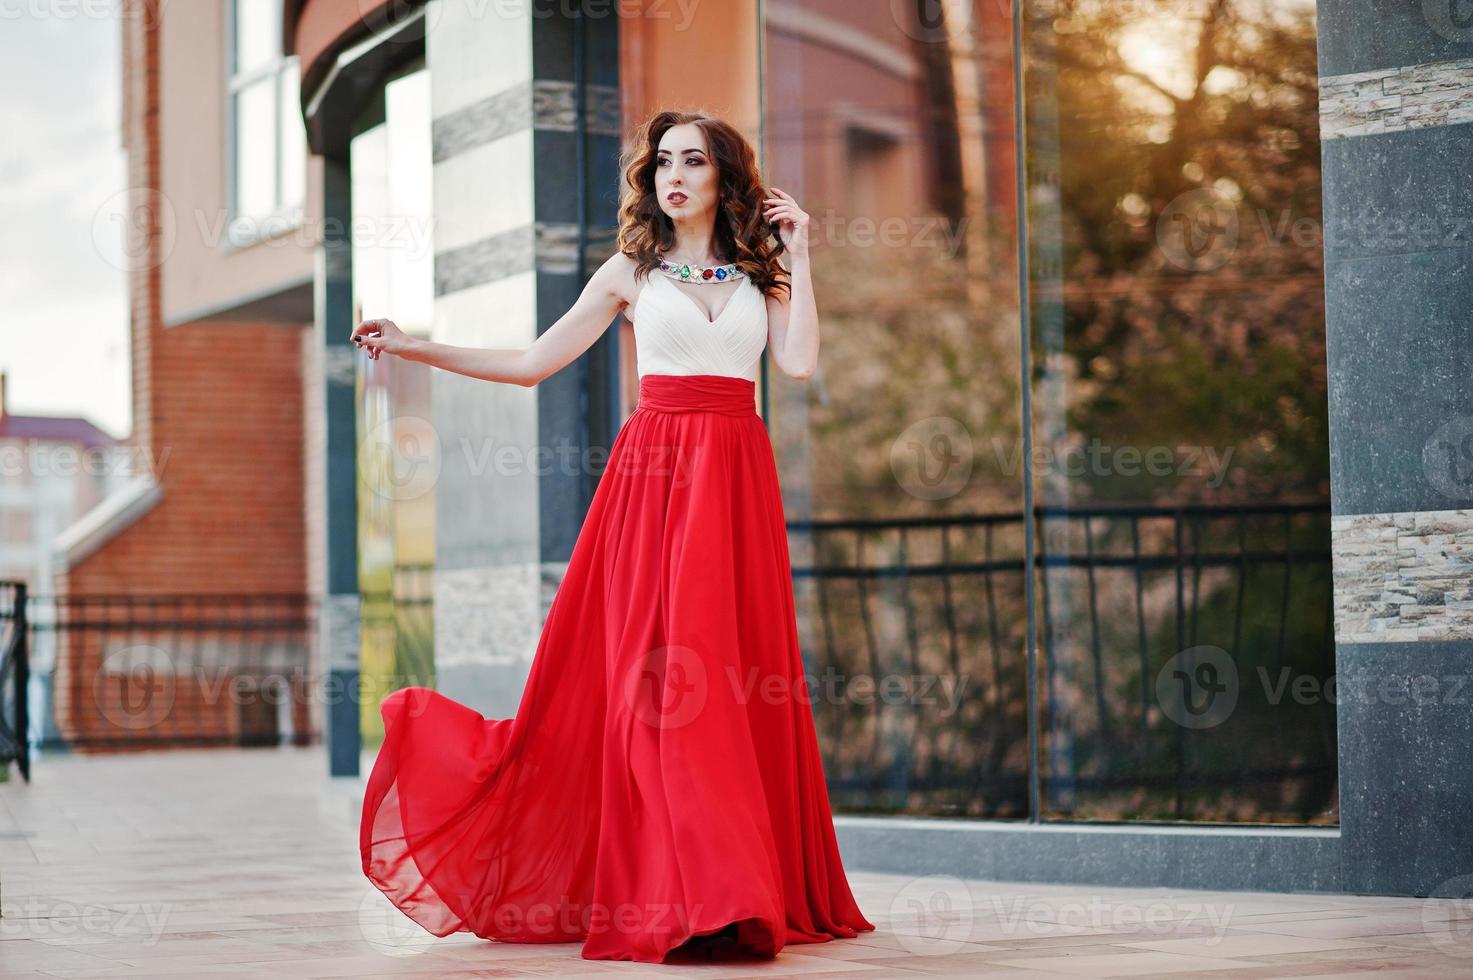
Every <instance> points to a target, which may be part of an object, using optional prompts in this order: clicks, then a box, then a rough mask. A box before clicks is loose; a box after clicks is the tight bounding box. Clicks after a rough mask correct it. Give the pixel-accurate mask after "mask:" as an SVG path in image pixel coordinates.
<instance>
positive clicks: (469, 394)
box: [426, 3, 619, 717]
mask: <svg viewBox="0 0 1473 980" xmlns="http://www.w3.org/2000/svg"><path fill="white" fill-rule="evenodd" d="M578 6H579V5H571V6H558V5H551V6H547V5H541V4H536V5H533V4H510V5H506V4H503V5H496V4H492V5H476V4H472V5H464V4H448V3H444V4H436V5H433V6H432V8H431V10H432V13H431V16H432V18H433V25H432V28H433V29H432V30H430V32H429V34H428V39H427V47H426V53H427V60H428V64H429V66H430V72H431V90H432V102H433V114H434V135H433V139H434V168H435V249H436V254H435V293H436V305H435V325H434V334H433V336H434V339H435V340H439V341H442V342H445V343H452V344H464V345H473V346H482V347H525V346H529V345H530V344H531V343H532V342H533V341H534V340H535V339H536V338H537V336H538V335H539V334H540V333H541V332H542V331H543V330H546V329H547V328H548V327H549V326H551V325H552V324H553V323H554V322H556V320H557V319H558V318H559V317H560V316H562V315H563V313H565V312H566V311H567V309H568V307H569V306H571V305H572V303H573V301H574V300H575V299H576V298H577V296H578V294H579V292H580V291H581V289H582V287H583V283H584V282H585V281H586V278H587V275H588V273H589V272H591V271H592V268H593V265H594V263H596V262H598V261H601V260H602V258H603V256H605V255H607V254H608V250H607V241H606V240H607V239H608V237H609V232H610V231H611V226H612V222H613V220H614V216H615V208H616V205H617V200H616V197H615V195H616V193H617V173H616V166H615V163H616V160H617V152H618V122H619V117H618V100H617V84H616V83H617V78H616V71H617V51H618V45H617V37H618V20H617V17H616V16H615V13H616V5H608V6H598V5H594V6H593V7H592V8H591V9H592V10H595V11H601V12H602V14H603V15H602V16H594V15H592V14H590V15H587V16H584V17H583V18H582V19H581V23H579V22H577V21H576V20H575V19H573V18H571V17H570V16H569V14H570V11H572V10H575V9H576V8H577V7H578ZM579 52H581V54H579ZM589 239H593V240H594V242H597V241H599V240H604V241H605V247H604V249H603V250H602V251H598V250H597V247H596V245H594V244H591V243H590V242H589ZM615 339H616V338H615V336H614V331H612V330H611V331H609V333H608V334H607V335H606V336H605V337H604V338H603V339H602V340H601V341H600V342H599V343H598V344H596V345H595V346H594V347H593V348H592V349H590V350H589V351H588V352H587V353H586V354H585V355H584V356H583V357H582V358H580V359H579V361H577V362H575V363H574V364H571V365H569V366H568V367H567V368H565V369H563V371H561V372H559V373H558V374H556V375H554V376H553V377H551V378H549V379H547V380H546V381H544V382H543V383H542V384H540V385H538V386H536V387H535V388H532V389H527V388H522V387H518V386H515V385H506V384H491V383H487V382H484V381H476V380H472V379H468V378H462V377H458V376H455V375H451V374H448V373H446V372H441V371H437V372H435V376H434V380H433V402H434V424H435V429H436V433H437V435H438V437H439V439H440V448H441V458H442V467H441V471H440V476H439V480H438V482H437V484H436V489H435V494H436V497H435V511H436V519H435V524H436V532H435V538H436V560H435V596H434V601H435V671H436V686H437V688H438V689H439V690H441V691H442V692H444V693H445V694H446V695H448V696H450V697H453V698H456V699H457V700H460V701H462V702H463V703H466V704H469V705H471V706H473V707H475V708H476V709H477V710H479V711H481V712H482V713H483V714H485V715H487V716H488V717H508V716H510V715H511V714H513V713H515V710H516V707H517V704H518V702H519V700H520V698H521V693H522V688H523V684H524V682H525V680H526V676H527V669H528V667H529V665H530V663H531V657H532V655H533V653H534V652H535V650H536V646H537V640H538V637H539V636H540V632H541V626H542V623H543V620H544V617H545V614H546V610H547V606H548V604H549V603H550V602H551V598H552V595H553V592H554V591H555V589H556V586H557V583H558V581H559V580H560V576H561V572H562V570H563V568H564V567H565V564H564V563H565V562H566V561H567V558H568V555H569V553H570V551H571V549H572V545H573V541H574V540H575V538H576V534H577V531H578V529H579V527H580V526H581V523H582V519H583V516H584V514H585V513H586V511H587V505H588V500H589V497H590V495H591V492H592V489H593V487H594V485H595V484H596V481H597V474H596V473H592V472H590V471H589V470H588V467H587V463H586V453H585V450H586V448H587V446H588V445H589V444H590V443H592V444H594V445H600V446H604V447H607V445H608V444H609V442H610V441H611V439H612V435H611V429H612V428H613V427H614V425H615V424H616V421H615V420H611V418H610V415H609V411H608V409H607V407H606V406H607V405H609V404H610V403H611V399H610V398H609V397H608V381H609V378H608V370H607V368H606V365H608V364H610V363H612V358H613V355H614V354H616V351H614V350H613V346H612V345H613V343H614V342H615Z"/></svg>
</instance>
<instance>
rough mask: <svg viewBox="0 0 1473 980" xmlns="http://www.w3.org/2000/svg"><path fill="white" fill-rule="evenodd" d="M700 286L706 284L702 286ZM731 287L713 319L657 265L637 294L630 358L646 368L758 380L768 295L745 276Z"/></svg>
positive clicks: (764, 344)
mask: <svg viewBox="0 0 1473 980" xmlns="http://www.w3.org/2000/svg"><path fill="white" fill-rule="evenodd" d="M698 288H706V287H704V286H701V287H698ZM711 289H712V292H713V293H717V294H718V296H719V294H720V293H726V292H730V293H731V295H730V296H729V297H727V298H726V305H725V306H723V307H721V311H720V312H719V313H718V314H717V315H716V319H715V320H714V321H712V320H708V319H706V314H705V313H704V312H702V311H701V308H700V307H699V306H698V305H696V301H695V300H693V299H691V298H690V297H689V296H687V295H686V294H685V292H684V291H683V290H682V289H681V287H680V286H677V285H676V284H675V282H674V280H672V279H669V278H668V277H667V276H666V275H665V274H664V273H662V272H660V271H659V270H654V271H652V272H650V274H649V278H648V279H646V280H645V284H644V286H643V287H642V288H641V289H640V291H639V296H638V297H637V298H636V299H635V302H634V309H633V310H632V311H631V319H632V320H633V321H634V360H635V366H636V370H637V371H638V374H639V376H640V377H641V378H642V377H644V376H645V375H646V374H717V375H723V376H726V377H732V378H746V379H747V380H748V381H756V380H757V371H758V367H759V366H760V365H761V362H762V351H763V350H764V349H765V348H766V347H767V299H766V297H765V296H764V295H763V292H762V290H761V289H759V288H758V287H757V285H756V284H755V283H753V282H752V280H751V278H750V277H748V276H741V277H740V278H739V279H738V282H737V287H736V289H735V290H734V291H733V290H730V289H723V288H722V287H720V286H716V287H711Z"/></svg>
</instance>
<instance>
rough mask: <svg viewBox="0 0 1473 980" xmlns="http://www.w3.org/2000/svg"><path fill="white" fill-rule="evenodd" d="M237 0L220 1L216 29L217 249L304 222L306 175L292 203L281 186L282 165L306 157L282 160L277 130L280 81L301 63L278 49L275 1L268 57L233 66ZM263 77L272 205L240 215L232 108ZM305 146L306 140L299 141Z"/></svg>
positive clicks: (282, 121) (280, 126)
mask: <svg viewBox="0 0 1473 980" xmlns="http://www.w3.org/2000/svg"><path fill="white" fill-rule="evenodd" d="M240 3H241V0H226V3H225V25H224V27H225V29H224V30H223V31H222V32H221V33H222V38H223V41H224V52H223V54H224V57H223V59H222V64H223V67H224V72H223V76H224V77H223V84H222V86H221V91H222V96H223V99H224V106H223V111H222V113H221V115H222V118H223V119H224V120H225V140H224V151H225V159H224V172H225V219H226V220H225V237H224V240H223V241H222V242H221V248H222V249H223V250H225V251H227V252H229V251H236V250H239V249H242V248H246V247H249V246H251V245H254V244H256V243H257V242H262V241H266V240H269V239H271V238H276V237H279V236H281V235H284V234H286V233H288V232H291V231H293V230H295V229H298V228H300V227H302V225H303V224H304V222H305V207H306V186H307V181H306V174H305V172H304V173H303V174H302V179H301V180H299V181H297V182H296V183H297V184H298V185H299V186H300V187H301V188H302V194H301V198H300V199H299V200H296V201H283V200H282V189H283V187H284V186H285V185H286V183H287V181H286V180H285V175H286V167H287V166H288V165H292V166H300V167H303V168H304V170H305V167H306V156H305V154H304V155H303V157H302V159H301V160H298V161H296V162H291V161H287V160H286V159H285V158H284V157H283V140H282V131H283V129H284V124H285V123H286V121H287V119H286V115H285V113H284V112H283V109H282V104H281V97H282V82H283V78H284V77H285V74H286V72H289V71H290V72H299V71H300V62H299V60H298V58H297V56H296V55H295V54H292V55H286V54H283V53H282V51H281V47H282V44H281V16H282V5H281V0H275V2H274V3H273V5H272V12H273V13H274V15H275V20H274V26H273V31H274V34H275V37H274V42H273V47H274V49H275V50H274V52H273V56H272V58H271V59H270V60H268V61H266V62H263V63H262V64H261V65H259V66H257V67H255V68H253V69H251V70H249V71H246V72H239V71H237V70H236V61H237V56H238V54H239V52H238V49H237V44H236V40H237V38H236V23H237V19H238V17H239V8H240ZM263 81H266V82H268V83H269V86H270V91H271V122H272V126H271V152H272V167H271V183H272V205H271V207H270V208H269V209H268V210H266V211H264V212H261V213H249V214H248V213H243V212H242V211H241V209H240V172H239V155H238V149H239V135H240V132H239V130H240V120H239V114H238V112H237V108H236V107H237V104H238V100H239V96H240V93H241V92H242V91H244V90H246V89H247V88H250V87H251V86H253V85H256V84H258V83H260V82H263ZM296 124H297V125H305V124H304V123H303V122H302V121H301V119H300V117H297V118H296ZM303 145H304V146H305V145H306V144H305V141H304V143H303Z"/></svg>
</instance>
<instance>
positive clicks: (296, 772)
mask: <svg viewBox="0 0 1473 980" xmlns="http://www.w3.org/2000/svg"><path fill="white" fill-rule="evenodd" d="M326 771H327V769H326V761H325V756H324V754H323V752H322V751H321V750H320V749H305V750H304V749H289V750H281V751H275V750H263V751H254V752H245V751H222V752H208V751H189V752H170V753H154V754H149V755H124V756H111V757H86V756H53V757H48V758H45V759H42V760H39V761H38V762H37V764H36V766H35V779H34V782H32V783H31V785H29V786H27V785H25V784H22V783H20V782H18V781H15V782H11V783H9V784H5V785H0V905H3V916H0V976H3V977H6V978H10V977H145V976H146V977H158V976H171V975H172V976H187V977H191V978H203V977H215V976H219V977H231V978H240V977H273V978H275V977H379V976H382V977H398V978H403V977H449V978H456V977H467V978H468V977H549V976H552V977H561V976H577V977H621V976H625V977H627V976H634V977H665V978H674V977H721V978H728V977H804V978H808V980H818V978H826V977H845V978H854V977H860V978H862V977H866V976H870V977H909V976H918V975H920V976H924V975H939V976H955V977H971V976H977V977H983V976H985V977H1020V978H1025V977H1026V978H1032V980H1038V978H1044V977H1076V978H1077V977H1125V976H1129V977H1147V976H1172V977H1187V976H1197V975H1199V974H1200V975H1202V976H1210V977H1218V978H1226V977H1233V978H1238V977H1291V976H1292V977H1304V976H1314V977H1327V976H1350V975H1357V976H1359V975H1362V974H1365V973H1367V972H1369V971H1376V972H1377V973H1379V974H1380V975H1381V976H1389V977H1435V978H1439V980H1441V978H1448V977H1454V976H1473V903H1469V902H1451V901H1432V902H1424V901H1420V900H1417V899H1404V898H1354V897H1340V896H1318V895H1270V894H1246V893H1218V892H1187V891H1165V890H1149V889H1109V888H1089V887H1063V886H1060V887H1050V886H1042V885H1017V884H997V883H991V882H981V881H965V882H964V881H960V880H956V879H946V878H939V877H928V878H908V877H905V876H900V875H881V874H867V873H863V872H858V871H852V872H851V876H850V877H851V881H852V883H853V885H854V887H855V892H856V895H857V897H858V899H859V903H860V907H861V908H863V909H864V910H865V913H866V914H867V915H868V916H869V917H870V919H871V920H872V921H874V922H875V923H876V924H877V926H878V929H877V931H876V932H873V933H866V934H865V935H863V936H862V937H860V938H859V939H853V940H842V941H837V942H832V943H825V944H821V945H808V946H790V947H788V948H787V949H786V950H784V951H783V953H782V955H780V956H779V957H778V958H777V959H776V960H769V961H751V960H748V961H737V962H730V961H728V962H724V963H712V964H702V965H682V966H670V965H666V966H659V965H655V964H642V963H612V962H604V961H591V960H584V959H582V958H581V957H580V956H579V955H578V950H579V946H578V944H577V943H570V944H559V945H555V946H525V945H512V944H499V943H492V942H487V941H485V940H481V939H477V938H475V937H473V936H466V935H461V936H458V937H454V938H447V939H441V940H437V939H435V938H434V937H432V936H429V935H428V934H426V933H424V932H423V930H421V929H419V927H418V926H416V925H415V924H414V923H412V922H410V921H409V920H408V919H407V918H406V917H405V916H403V915H402V914H401V913H400V912H399V911H398V910H397V909H395V908H393V907H392V906H389V905H388V903H387V902H386V901H385V900H384V899H383V897H382V896H381V895H380V894H379V893H378V892H377V891H376V890H374V889H373V888H372V886H370V885H369V884H368V882H367V880H366V879H364V878H363V877H362V875H361V873H360V872H359V868H358V852H357V833H358V805H359V802H358V801H359V798H360V797H359V792H360V785H361V784H360V783H359V781H357V780H350V779H341V780H330V779H328V778H327V777H326V776H325V775H324V773H325V772H326Z"/></svg>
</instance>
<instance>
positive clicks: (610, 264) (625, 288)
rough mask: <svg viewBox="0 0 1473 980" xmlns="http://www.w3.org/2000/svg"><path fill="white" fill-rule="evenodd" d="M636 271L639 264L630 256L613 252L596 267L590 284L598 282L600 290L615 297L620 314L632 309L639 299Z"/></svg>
mask: <svg viewBox="0 0 1473 980" xmlns="http://www.w3.org/2000/svg"><path fill="white" fill-rule="evenodd" d="M638 269H639V263H638V262H636V261H635V260H634V258H633V257H632V256H629V255H626V254H624V253H623V252H615V253H614V254H612V255H610V256H609V257H608V258H607V259H605V260H604V262H603V265H601V266H599V267H598V270H597V271H596V272H594V274H593V276H592V277H591V279H590V282H592V281H598V283H599V286H600V287H601V288H603V289H606V290H608V292H609V293H610V294H612V295H613V296H616V297H617V298H618V300H619V309H620V311H621V312H622V311H623V310H626V309H628V308H630V307H632V306H633V305H634V302H635V300H636V299H637V298H638V297H639V283H638V282H637V281H636V279H635V272H636V271H638Z"/></svg>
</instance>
